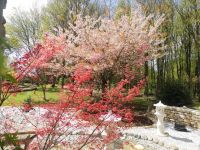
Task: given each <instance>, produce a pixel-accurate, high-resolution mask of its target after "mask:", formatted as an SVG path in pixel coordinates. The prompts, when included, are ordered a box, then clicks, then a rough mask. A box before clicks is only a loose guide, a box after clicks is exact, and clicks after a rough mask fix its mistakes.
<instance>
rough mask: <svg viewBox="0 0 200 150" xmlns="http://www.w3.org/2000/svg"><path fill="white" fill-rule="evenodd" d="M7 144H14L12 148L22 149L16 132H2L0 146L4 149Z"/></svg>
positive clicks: (15, 149)
mask: <svg viewBox="0 0 200 150" xmlns="http://www.w3.org/2000/svg"><path fill="white" fill-rule="evenodd" d="M8 145H10V146H11V145H12V146H14V149H13V150H23V149H22V148H21V147H20V145H19V139H18V137H17V133H14V134H8V133H6V134H4V136H3V138H0V148H1V149H5V147H7V146H8Z"/></svg>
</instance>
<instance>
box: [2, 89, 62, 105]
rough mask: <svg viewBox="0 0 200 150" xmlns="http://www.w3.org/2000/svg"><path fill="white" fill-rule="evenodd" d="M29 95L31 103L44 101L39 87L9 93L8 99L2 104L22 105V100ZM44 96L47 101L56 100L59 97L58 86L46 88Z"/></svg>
mask: <svg viewBox="0 0 200 150" xmlns="http://www.w3.org/2000/svg"><path fill="white" fill-rule="evenodd" d="M29 96H30V97H31V98H32V100H33V104H41V103H46V102H45V101H44V100H43V93H42V89H41V88H40V87H39V88H38V89H37V90H36V91H27V92H19V93H17V94H16V95H11V96H10V97H9V98H8V100H6V101H5V102H4V104H3V105H4V106H11V105H12V106H13V105H14V106H15V105H22V104H23V102H24V100H25V99H27V98H28V97H29ZM46 97H47V99H48V100H49V102H56V101H57V100H58V98H59V89H58V88H50V87H48V88H47V92H46Z"/></svg>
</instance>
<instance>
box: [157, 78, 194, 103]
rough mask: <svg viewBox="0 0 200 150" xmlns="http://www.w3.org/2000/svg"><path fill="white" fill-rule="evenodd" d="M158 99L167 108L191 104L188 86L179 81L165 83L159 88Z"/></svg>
mask: <svg viewBox="0 0 200 150" xmlns="http://www.w3.org/2000/svg"><path fill="white" fill-rule="evenodd" d="M159 98H160V99H161V101H162V102H163V103H164V104H165V105H169V106H183V105H189V104H191V103H192V100H191V96H190V91H189V88H188V86H187V85H186V84H184V83H181V82H179V81H166V82H165V83H164V86H163V88H161V91H160V94H159Z"/></svg>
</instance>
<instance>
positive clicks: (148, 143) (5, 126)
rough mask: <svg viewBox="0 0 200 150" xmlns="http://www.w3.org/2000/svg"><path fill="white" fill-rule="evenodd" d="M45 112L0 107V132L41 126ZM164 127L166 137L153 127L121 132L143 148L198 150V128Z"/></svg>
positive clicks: (199, 139) (154, 149)
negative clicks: (176, 129)
mask: <svg viewBox="0 0 200 150" xmlns="http://www.w3.org/2000/svg"><path fill="white" fill-rule="evenodd" d="M46 112H47V110H46V109H43V108H37V107H36V108H34V110H33V111H30V112H29V113H25V114H24V113H22V112H21V109H20V108H16V107H0V120H1V122H0V133H4V132H5V131H9V132H11V131H12V130H13V131H16V130H17V131H29V130H30V129H31V128H33V127H34V125H33V124H37V125H39V126H43V121H42V120H43V117H42V116H43V115H44V114H45V113H46ZM36 116H37V117H36ZM26 118H29V119H30V120H31V122H32V123H30V122H27V121H26ZM36 118H38V120H36ZM10 119H11V120H13V121H14V122H15V124H14V125H15V127H16V128H15V129H12V128H11V127H10V126H9V124H10V122H9V120H10ZM73 124H76V120H74V121H73ZM24 125H26V126H24ZM165 129H166V132H168V133H169V136H167V137H160V136H158V135H157V134H156V128H155V127H133V128H130V129H126V130H124V131H123V132H122V133H123V134H124V135H126V136H125V138H127V139H129V140H130V141H132V142H133V143H137V144H141V145H143V146H144V147H145V150H200V130H195V129H192V128H188V130H189V132H179V131H175V130H174V129H173V124H169V123H167V124H166V125H165ZM81 130H83V128H82V129H81ZM87 130H88V128H87Z"/></svg>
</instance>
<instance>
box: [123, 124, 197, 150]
mask: <svg viewBox="0 0 200 150" xmlns="http://www.w3.org/2000/svg"><path fill="white" fill-rule="evenodd" d="M165 127H166V128H165V129H166V132H168V133H169V136H167V137H160V136H158V135H157V134H156V128H154V127H151V128H150V127H146V128H144V127H134V128H131V129H127V130H125V131H124V133H125V134H127V135H128V136H131V137H133V141H134V140H135V139H136V141H137V142H139V143H141V144H142V145H143V146H144V147H148V146H150V147H149V148H150V149H154V150H155V149H158V150H165V149H173V150H176V149H177V150H178V149H179V150H200V130H195V129H192V128H188V130H189V132H179V131H175V130H174V129H173V124H169V123H167V124H166V125H165ZM151 143H153V144H151ZM157 145H160V148H158V147H155V148H154V146H157ZM161 147H162V148H161Z"/></svg>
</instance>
